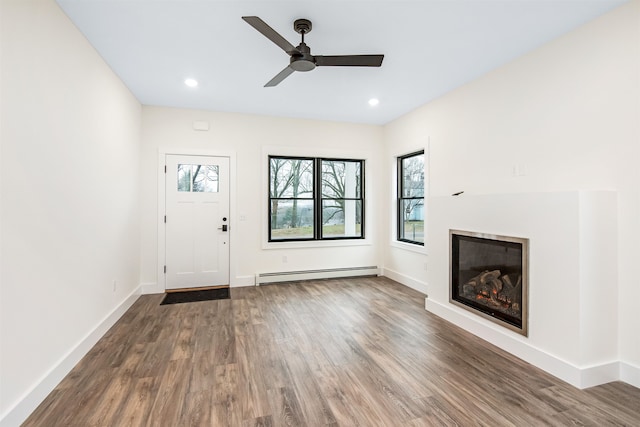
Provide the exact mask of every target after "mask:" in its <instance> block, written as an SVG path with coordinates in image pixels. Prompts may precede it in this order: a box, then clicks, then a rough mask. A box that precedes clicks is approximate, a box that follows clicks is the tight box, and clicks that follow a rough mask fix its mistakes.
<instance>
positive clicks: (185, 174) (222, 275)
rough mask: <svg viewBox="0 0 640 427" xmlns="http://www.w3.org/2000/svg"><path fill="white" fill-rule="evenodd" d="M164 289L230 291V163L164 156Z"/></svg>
mask: <svg viewBox="0 0 640 427" xmlns="http://www.w3.org/2000/svg"><path fill="white" fill-rule="evenodd" d="M165 180H166V182H165V189H166V190H165V191H166V197H165V200H166V206H165V212H166V218H165V230H166V248H165V260H166V263H165V265H166V267H165V268H166V289H184V288H201V287H208V286H226V285H229V158H228V157H212V156H177V155H167V156H166V173H165Z"/></svg>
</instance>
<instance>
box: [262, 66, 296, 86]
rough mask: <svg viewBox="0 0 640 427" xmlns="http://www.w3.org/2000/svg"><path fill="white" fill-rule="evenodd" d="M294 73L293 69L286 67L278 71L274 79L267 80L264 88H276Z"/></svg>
mask: <svg viewBox="0 0 640 427" xmlns="http://www.w3.org/2000/svg"><path fill="white" fill-rule="evenodd" d="M293 72H294V69H293V68H291V67H286V68H285V69H284V70H282V71H280V72H279V73H278V74H276V76H275V77H274V78H272V79H271V80H269V81H268V82H267V84H266V85H264V87H272V86H277V85H278V84H279V83H280V82H281V81H283V80H284V79H286V78H287V77H289V76H290V75H291V74H292V73H293Z"/></svg>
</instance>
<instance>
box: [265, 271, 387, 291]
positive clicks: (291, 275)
mask: <svg viewBox="0 0 640 427" xmlns="http://www.w3.org/2000/svg"><path fill="white" fill-rule="evenodd" d="M378 275H379V271H378V267H375V266H373V267H343V268H327V269H324V270H303V271H280V272H275V273H258V274H256V286H259V285H261V284H263V283H275V282H292V281H297V280H313V279H334V278H338V277H357V276H378Z"/></svg>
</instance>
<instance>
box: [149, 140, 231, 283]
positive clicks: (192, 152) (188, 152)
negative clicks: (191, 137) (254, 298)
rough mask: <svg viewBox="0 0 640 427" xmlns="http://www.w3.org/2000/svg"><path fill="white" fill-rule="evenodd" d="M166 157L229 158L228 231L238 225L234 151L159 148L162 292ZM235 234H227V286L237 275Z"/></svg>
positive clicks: (159, 274) (163, 278)
mask: <svg viewBox="0 0 640 427" xmlns="http://www.w3.org/2000/svg"><path fill="white" fill-rule="evenodd" d="M167 155H176V156H181V155H184V156H213V157H227V158H229V230H230V231H231V230H232V229H233V228H234V227H235V226H236V224H237V223H238V221H237V218H236V216H237V215H236V200H237V199H236V170H237V169H236V153H235V151H219V150H197V149H185V148H159V149H158V176H157V183H158V206H157V208H158V214H157V221H158V265H157V270H156V272H157V283H158V288H159V289H161V290H162V292H164V291H165V290H166V289H167V282H166V276H165V274H164V265H165V259H166V257H165V250H166V243H167V236H166V231H165V225H164V215H165V194H166V193H165V191H166V182H165V175H164V165H165V158H166V156H167ZM235 235H236V233H233V232H230V233H229V286H233V285H234V281H235V280H234V279H235V277H236V275H237V271H236V265H237V264H236V251H235V250H234V248H235V246H236V245H234V240H236V238H234V236H235Z"/></svg>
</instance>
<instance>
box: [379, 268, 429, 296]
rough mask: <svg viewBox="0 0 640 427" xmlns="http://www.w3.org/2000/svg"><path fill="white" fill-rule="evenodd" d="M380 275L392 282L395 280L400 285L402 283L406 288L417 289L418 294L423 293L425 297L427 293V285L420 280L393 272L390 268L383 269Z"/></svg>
mask: <svg viewBox="0 0 640 427" xmlns="http://www.w3.org/2000/svg"><path fill="white" fill-rule="evenodd" d="M380 275H381V276H384V277H388V278H389V279H391V280H395V281H396V282H398V283H402V284H403V285H405V286H408V287H410V288H411V289H415V290H416V291H418V292H422V293H423V294H425V295H428V293H427V283H426V282H423V281H421V280H418V279H414V278H413V277H409V276H407V275H405V274H402V273H399V272H397V271H394V270H391V269H389V268H385V267H383V268H381V269H380Z"/></svg>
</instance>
